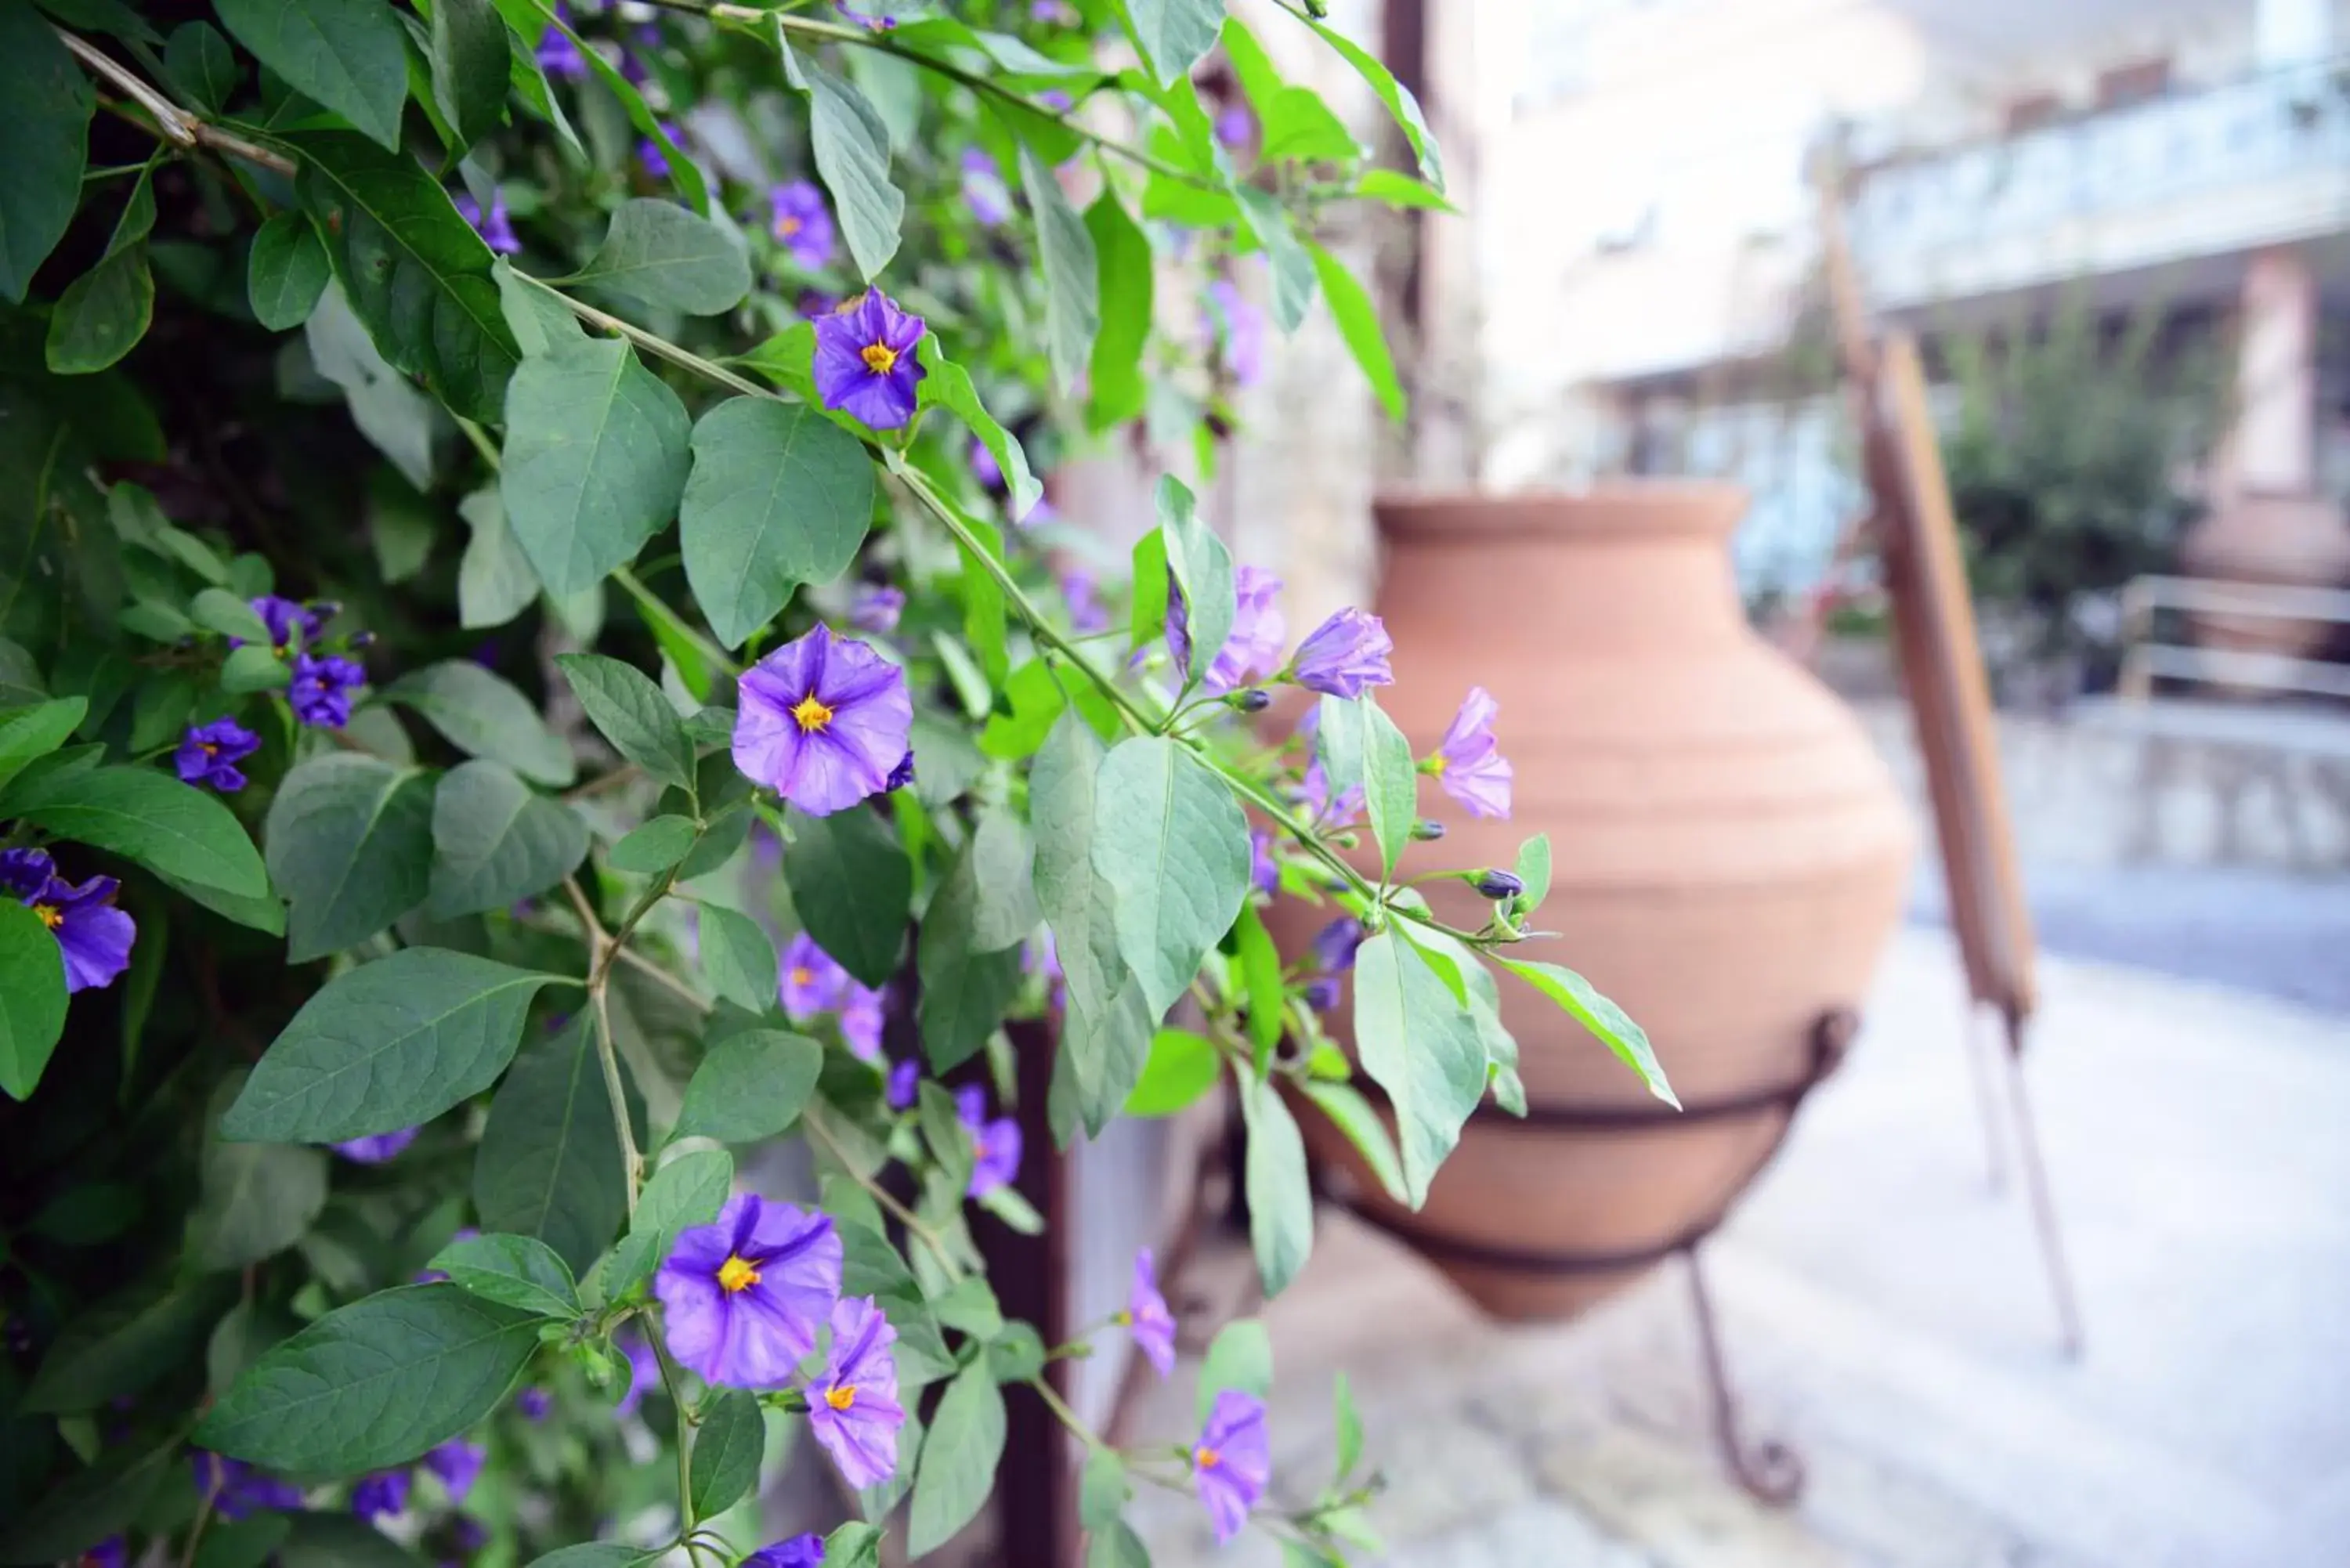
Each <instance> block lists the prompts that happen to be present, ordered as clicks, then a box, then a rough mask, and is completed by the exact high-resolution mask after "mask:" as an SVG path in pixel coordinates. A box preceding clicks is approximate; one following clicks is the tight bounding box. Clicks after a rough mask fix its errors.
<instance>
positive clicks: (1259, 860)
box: [1249, 827, 1281, 898]
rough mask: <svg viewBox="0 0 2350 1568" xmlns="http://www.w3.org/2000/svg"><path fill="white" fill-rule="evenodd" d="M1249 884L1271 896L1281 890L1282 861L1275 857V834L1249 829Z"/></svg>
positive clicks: (1257, 828) (1255, 828) (1259, 828)
mask: <svg viewBox="0 0 2350 1568" xmlns="http://www.w3.org/2000/svg"><path fill="white" fill-rule="evenodd" d="M1249 885H1250V886H1251V887H1253V888H1255V889H1256V890H1257V891H1258V892H1260V893H1263V894H1264V895H1265V896H1266V897H1268V898H1270V897H1271V896H1272V895H1274V894H1275V893H1278V892H1280V891H1281V863H1280V862H1279V861H1277V860H1275V859H1274V857H1273V834H1272V832H1271V831H1270V830H1268V829H1266V828H1262V827H1252V828H1250V829H1249Z"/></svg>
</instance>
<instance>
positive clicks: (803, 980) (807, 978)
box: [792, 964, 816, 985]
mask: <svg viewBox="0 0 2350 1568" xmlns="http://www.w3.org/2000/svg"><path fill="white" fill-rule="evenodd" d="M792 983H793V984H794V985H814V984H815V983H816V971H814V970H812V969H810V968H808V967H807V965H806V964H800V965H798V966H796V967H795V968H794V969H793V971H792Z"/></svg>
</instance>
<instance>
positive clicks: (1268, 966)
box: [1232, 904, 1286, 1077]
mask: <svg viewBox="0 0 2350 1568" xmlns="http://www.w3.org/2000/svg"><path fill="white" fill-rule="evenodd" d="M1232 932H1233V936H1234V938H1235V943H1234V947H1235V950H1236V953H1237V956H1238V957H1239V959H1240V961H1241V992H1242V995H1243V997H1244V998H1245V999H1246V1001H1247V1002H1248V1033H1249V1043H1250V1044H1252V1045H1253V1046H1255V1047H1256V1052H1255V1056H1256V1064H1255V1065H1256V1073H1257V1075H1258V1076H1259V1077H1263V1075H1264V1070H1265V1064H1266V1063H1267V1062H1268V1061H1270V1060H1271V1059H1272V1055H1273V1048H1274V1046H1275V1045H1278V1044H1281V1019H1282V1011H1283V1007H1284V1002H1285V1000H1286V994H1285V992H1284V989H1283V987H1282V983H1281V951H1280V950H1279V949H1277V948H1275V947H1274V945H1273V933H1271V932H1270V931H1268V930H1266V929H1264V920H1263V917H1261V916H1260V915H1258V913H1257V912H1256V906H1255V905H1253V904H1243V905H1242V906H1241V918H1240V919H1239V920H1238V921H1237V922H1235V923H1234V925H1233V926H1232Z"/></svg>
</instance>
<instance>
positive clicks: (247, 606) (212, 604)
mask: <svg viewBox="0 0 2350 1568" xmlns="http://www.w3.org/2000/svg"><path fill="white" fill-rule="evenodd" d="M188 616H189V618H190V619H192V620H193V621H194V622H195V623H196V624H197V625H198V626H200V627H203V628H204V629H205V630H206V631H216V632H218V633H220V634H221V635H222V636H223V637H234V638H242V639H244V640H245V641H246V642H249V643H255V644H257V645H260V646H262V647H266V646H267V645H268V643H269V623H268V622H266V621H265V620H263V619H262V618H261V617H260V616H259V615H257V614H255V612H254V608H253V605H252V604H251V602H250V601H248V600H245V599H241V598H239V597H237V596H236V595H234V594H233V593H231V592H229V591H228V590H227V589H226V588H202V589H199V590H198V591H197V593H196V597H194V598H192V599H191V600H189V601H188Z"/></svg>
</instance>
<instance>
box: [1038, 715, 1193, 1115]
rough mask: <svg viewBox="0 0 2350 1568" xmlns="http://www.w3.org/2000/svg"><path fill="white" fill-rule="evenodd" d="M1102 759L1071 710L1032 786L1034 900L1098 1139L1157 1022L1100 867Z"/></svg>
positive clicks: (1079, 1094)
mask: <svg viewBox="0 0 2350 1568" xmlns="http://www.w3.org/2000/svg"><path fill="white" fill-rule="evenodd" d="M1105 754H1106V753H1104V750H1103V747H1102V743H1101V740H1100V737H1098V736H1097V735H1096V734H1095V733H1094V732H1093V731H1092V730H1091V729H1090V728H1089V727H1087V724H1086V722H1085V721H1084V720H1083V719H1082V718H1080V717H1079V716H1078V715H1077V714H1076V712H1074V711H1066V712H1064V713H1063V714H1062V715H1061V717H1060V718H1059V719H1058V720H1057V721H1055V723H1054V726H1053V730H1052V732H1051V733H1050V734H1048V735H1047V736H1045V743H1044V745H1043V747H1042V748H1040V749H1039V750H1038V752H1037V753H1036V760H1035V764H1034V766H1033V767H1032V769H1031V771H1030V773H1029V779H1028V812H1029V816H1030V818H1031V819H1032V821H1033V822H1034V823H1035V826H1036V857H1035V888H1036V901H1037V904H1038V906H1039V908H1040V909H1042V910H1043V912H1044V916H1045V922H1046V924H1047V925H1048V926H1050V928H1051V929H1052V932H1053V941H1054V946H1055V950H1056V952H1057V953H1058V955H1059V958H1060V961H1061V972H1062V976H1063V980H1064V982H1065V984H1066V988H1067V993H1068V1002H1067V1005H1066V1007H1065V1008H1064V1009H1063V1012H1062V1026H1061V1051H1062V1054H1063V1057H1064V1059H1065V1060H1066V1061H1067V1063H1068V1067H1069V1073H1070V1082H1071V1085H1072V1087H1073V1088H1074V1090H1075V1094H1076V1101H1075V1105H1076V1113H1077V1115H1078V1116H1079V1117H1080V1118H1081V1119H1082V1120H1083V1121H1084V1123H1085V1125H1086V1130H1087V1132H1088V1133H1090V1134H1092V1135H1094V1136H1097V1137H1098V1136H1099V1135H1100V1133H1101V1129H1102V1128H1103V1127H1106V1126H1107V1125H1108V1122H1109V1118H1110V1117H1111V1116H1115V1115H1116V1114H1117V1112H1118V1106H1120V1105H1121V1104H1123V1103H1124V1102H1125V1101H1126V1099H1127V1096H1128V1093H1129V1092H1130V1091H1131V1090H1132V1089H1133V1088H1134V1086H1135V1084H1136V1081H1137V1080H1138V1079H1139V1078H1140V1076H1141V1075H1142V1073H1143V1063H1144V1060H1145V1058H1146V1057H1147V1056H1148V1055H1149V1052H1150V1032H1151V1023H1152V1020H1151V1016H1150V1012H1149V1003H1148V1002H1146V1001H1145V1000H1144V997H1143V993H1142V986H1141V983H1140V982H1139V981H1137V980H1136V979H1135V978H1134V972H1133V971H1131V970H1130V969H1128V967H1127V963H1126V960H1125V959H1124V958H1123V957H1122V956H1120V954H1119V951H1118V913H1117V910H1118V902H1117V893H1116V891H1115V889H1114V888H1112V887H1111V885H1110V883H1109V881H1108V879H1107V877H1103V876H1102V875H1101V873H1100V872H1098V871H1097V870H1096V869H1095V868H1094V863H1093V846H1094V839H1095V834H1096V801H1095V796H1094V786H1095V783H1096V780H1097V776H1098V774H1100V771H1101V763H1102V758H1103V756H1104V755H1105ZM1211 1072H1212V1067H1211Z"/></svg>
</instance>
